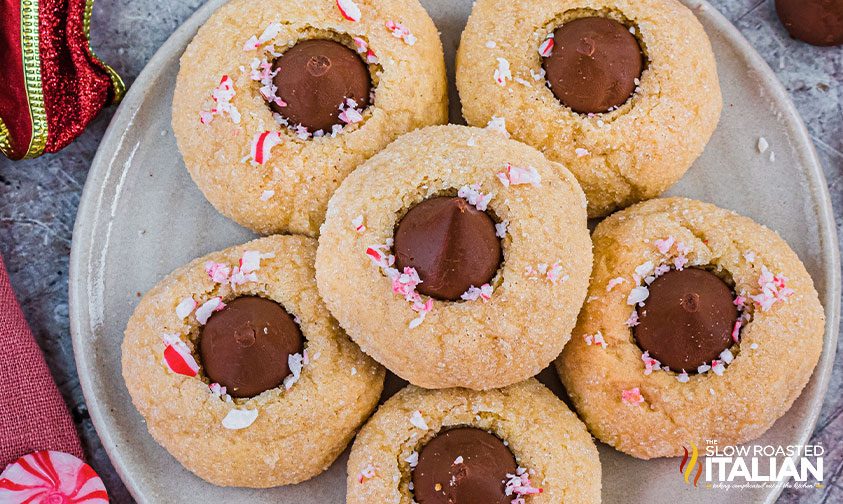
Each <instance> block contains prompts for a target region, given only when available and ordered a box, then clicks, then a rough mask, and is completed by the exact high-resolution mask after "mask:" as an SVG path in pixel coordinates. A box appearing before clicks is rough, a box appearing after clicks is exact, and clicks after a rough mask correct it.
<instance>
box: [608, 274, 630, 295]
mask: <svg viewBox="0 0 843 504" xmlns="http://www.w3.org/2000/svg"><path fill="white" fill-rule="evenodd" d="M624 282H626V279H625V278H624V277H615V278H613V279H611V280H609V283H607V284H606V292H611V290H612V289H614V288H615V287H617V286H618V285H620V284H622V283H624Z"/></svg>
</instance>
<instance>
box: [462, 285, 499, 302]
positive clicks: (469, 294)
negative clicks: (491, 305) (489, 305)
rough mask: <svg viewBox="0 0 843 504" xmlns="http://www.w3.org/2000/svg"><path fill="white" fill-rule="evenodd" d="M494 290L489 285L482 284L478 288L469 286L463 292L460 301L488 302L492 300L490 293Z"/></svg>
mask: <svg viewBox="0 0 843 504" xmlns="http://www.w3.org/2000/svg"><path fill="white" fill-rule="evenodd" d="M493 291H494V289H493V288H492V286H491V285H489V284H483V285H482V286H480V287H475V286H473V285H472V286H471V287H469V288H468V290H467V291H465V292H464V293H463V294H462V296H460V298H461V299H463V300H465V301H477V300H478V299H482V300H483V301H488V300H490V299H491V298H492V292H493Z"/></svg>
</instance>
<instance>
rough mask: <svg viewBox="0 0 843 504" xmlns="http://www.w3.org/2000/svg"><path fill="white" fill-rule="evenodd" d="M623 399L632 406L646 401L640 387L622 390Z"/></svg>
mask: <svg viewBox="0 0 843 504" xmlns="http://www.w3.org/2000/svg"><path fill="white" fill-rule="evenodd" d="M621 400H622V401H623V402H625V403H626V404H629V405H630V406H638V405H639V404H641V403H643V402H644V396H642V395H641V390H639V388H638V387H635V388H632V389H629V390H622V391H621Z"/></svg>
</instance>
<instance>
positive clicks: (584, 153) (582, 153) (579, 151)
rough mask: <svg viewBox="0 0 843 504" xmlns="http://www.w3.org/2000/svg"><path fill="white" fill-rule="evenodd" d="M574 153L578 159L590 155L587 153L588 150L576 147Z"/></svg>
mask: <svg viewBox="0 0 843 504" xmlns="http://www.w3.org/2000/svg"><path fill="white" fill-rule="evenodd" d="M574 153H575V154H576V155H577V157H578V158H581V157H585V156H588V155H589V154H591V153H590V152H588V149H584V148H582V147H577V148H576V149H574Z"/></svg>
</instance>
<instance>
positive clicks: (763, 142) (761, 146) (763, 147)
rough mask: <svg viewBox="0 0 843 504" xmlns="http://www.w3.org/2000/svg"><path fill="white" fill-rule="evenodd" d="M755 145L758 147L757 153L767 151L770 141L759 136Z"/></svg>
mask: <svg viewBox="0 0 843 504" xmlns="http://www.w3.org/2000/svg"><path fill="white" fill-rule="evenodd" d="M757 147H758V153H759V154H764V153H765V152H767V149H769V148H770V143H769V142H767V139H766V138H764V137H759V138H758V144H757Z"/></svg>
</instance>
